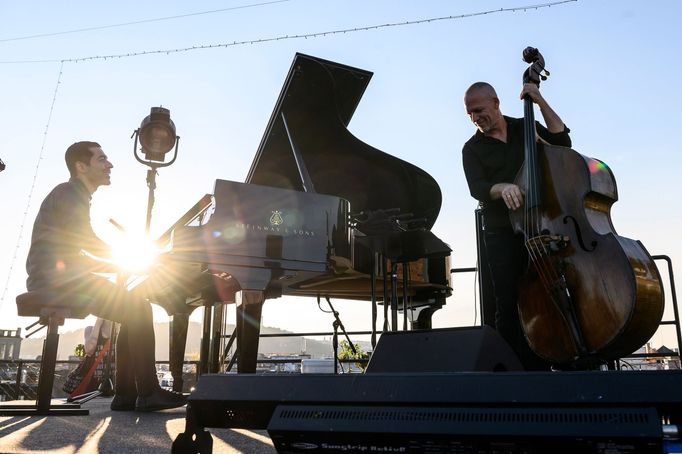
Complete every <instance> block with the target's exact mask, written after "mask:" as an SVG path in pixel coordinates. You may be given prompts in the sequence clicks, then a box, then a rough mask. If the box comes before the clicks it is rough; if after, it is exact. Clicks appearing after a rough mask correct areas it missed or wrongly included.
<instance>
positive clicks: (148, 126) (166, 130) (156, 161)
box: [130, 107, 180, 234]
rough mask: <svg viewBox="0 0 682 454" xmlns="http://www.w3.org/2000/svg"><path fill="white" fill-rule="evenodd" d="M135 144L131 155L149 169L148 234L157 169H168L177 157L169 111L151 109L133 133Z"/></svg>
mask: <svg viewBox="0 0 682 454" xmlns="http://www.w3.org/2000/svg"><path fill="white" fill-rule="evenodd" d="M130 137H131V138H132V137H135V143H134V144H133V155H134V156H135V159H137V161H138V162H139V163H141V164H144V165H146V166H148V167H149V170H147V187H148V188H149V197H148V198H147V220H146V223H145V232H146V233H147V234H149V226H150V225H151V221H152V208H153V207H154V190H155V189H156V175H157V173H158V172H157V169H158V168H160V167H168V166H169V165H171V164H173V163H174V162H175V159H176V158H177V157H178V146H179V144H180V137H179V136H177V135H176V134H175V124H174V123H173V120H171V119H170V110H168V109H166V108H164V107H152V108H151V112H150V114H149V115H148V116H147V117H145V119H144V120H142V123H140V127H139V128H138V129H136V130H135V131H134V132H133V135H131V136H130ZM138 139H139V142H140V150H139V151H141V152H142V153H143V154H144V157H145V159H142V158H140V156H139V154H138V149H137V142H138ZM173 146H175V152H174V154H173V158H172V159H171V160H170V161H169V162H165V155H166V153H168V152H169V151H170V150H171V149H172V148H173Z"/></svg>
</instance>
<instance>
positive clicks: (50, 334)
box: [36, 317, 59, 413]
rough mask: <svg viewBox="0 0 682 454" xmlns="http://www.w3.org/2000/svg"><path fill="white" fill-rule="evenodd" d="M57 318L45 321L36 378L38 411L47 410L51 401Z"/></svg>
mask: <svg viewBox="0 0 682 454" xmlns="http://www.w3.org/2000/svg"><path fill="white" fill-rule="evenodd" d="M58 326H59V325H58V320H57V319H56V318H55V317H50V318H49V319H48V322H47V336H45V341H44V343H43V360H42V362H41V365H40V375H39V378H38V400H37V402H36V404H37V407H38V412H39V413H40V412H46V413H47V412H48V411H49V410H50V404H51V402H52V386H53V385H54V370H55V366H56V364H57V347H58V346H59V331H58Z"/></svg>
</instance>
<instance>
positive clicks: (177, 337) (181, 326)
mask: <svg viewBox="0 0 682 454" xmlns="http://www.w3.org/2000/svg"><path fill="white" fill-rule="evenodd" d="M188 323H189V313H176V314H173V316H172V317H171V321H170V345H169V346H168V350H169V351H168V360H169V363H170V365H169V369H170V373H171V375H172V376H173V391H177V392H182V385H183V380H182V363H183V361H184V359H185V344H186V342H187V325H188Z"/></svg>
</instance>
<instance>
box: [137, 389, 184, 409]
mask: <svg viewBox="0 0 682 454" xmlns="http://www.w3.org/2000/svg"><path fill="white" fill-rule="evenodd" d="M186 403H187V397H185V396H184V395H183V394H182V393H176V392H174V391H166V390H165V389H160V388H159V389H157V390H156V391H154V392H153V393H151V394H150V395H148V396H137V400H136V401H135V411H157V410H166V409H169V408H177V407H182V406H183V405H185V404H186Z"/></svg>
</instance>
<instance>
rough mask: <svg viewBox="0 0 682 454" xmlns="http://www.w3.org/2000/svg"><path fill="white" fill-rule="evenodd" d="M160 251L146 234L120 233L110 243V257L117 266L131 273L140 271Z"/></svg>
mask: <svg viewBox="0 0 682 454" xmlns="http://www.w3.org/2000/svg"><path fill="white" fill-rule="evenodd" d="M159 253H160V251H159V250H158V249H157V247H156V246H155V244H154V242H153V241H151V240H150V239H149V238H147V237H146V236H137V235H132V234H126V235H122V236H121V237H120V238H119V240H118V241H116V242H115V243H114V244H112V258H113V261H114V263H116V265H117V266H119V267H121V268H122V269H123V270H125V271H128V272H131V273H142V272H145V271H147V270H148V268H149V267H150V266H151V265H152V264H153V263H154V261H155V260H156V258H157V257H158V255H159Z"/></svg>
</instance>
